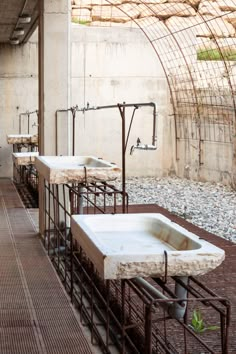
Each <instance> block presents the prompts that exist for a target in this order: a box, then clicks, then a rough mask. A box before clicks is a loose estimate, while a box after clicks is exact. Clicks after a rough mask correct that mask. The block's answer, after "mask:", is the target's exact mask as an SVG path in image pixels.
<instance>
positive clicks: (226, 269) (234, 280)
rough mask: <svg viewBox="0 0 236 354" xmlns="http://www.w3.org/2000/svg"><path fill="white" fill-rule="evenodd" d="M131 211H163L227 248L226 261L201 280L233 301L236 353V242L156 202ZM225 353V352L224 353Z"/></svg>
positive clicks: (231, 348) (234, 348)
mask: <svg viewBox="0 0 236 354" xmlns="http://www.w3.org/2000/svg"><path fill="white" fill-rule="evenodd" d="M129 213H161V214H163V215H165V216H166V217H168V218H170V219H171V220H172V221H173V222H176V223H177V224H179V225H181V226H183V227H184V228H186V229H187V230H189V231H191V232H193V233H195V234H196V235H198V236H200V237H202V238H204V239H205V240H206V241H209V242H211V243H212V244H214V245H216V246H218V247H220V248H222V249H224V250H225V255H226V256H225V260H224V262H223V263H222V264H221V265H220V266H219V267H218V268H216V269H215V270H214V271H211V272H209V273H208V274H206V275H204V276H201V277H199V280H200V281H201V282H202V283H203V284H204V283H205V284H206V285H207V286H208V288H210V289H211V290H213V291H215V292H216V293H217V295H219V296H222V297H227V298H228V299H229V300H230V302H231V323H230V331H229V332H230V335H229V354H235V353H236V337H235V334H236V244H235V243H232V242H231V241H227V240H225V239H223V238H221V237H218V236H216V235H213V234H211V233H210V232H207V231H205V230H203V229H200V228H199V227H197V226H195V225H193V224H191V223H189V222H187V221H186V220H184V219H182V218H180V217H178V216H176V215H173V214H171V213H169V212H168V211H167V210H166V209H164V208H162V207H159V206H158V205H156V204H149V205H130V206H129ZM222 354H224V353H222Z"/></svg>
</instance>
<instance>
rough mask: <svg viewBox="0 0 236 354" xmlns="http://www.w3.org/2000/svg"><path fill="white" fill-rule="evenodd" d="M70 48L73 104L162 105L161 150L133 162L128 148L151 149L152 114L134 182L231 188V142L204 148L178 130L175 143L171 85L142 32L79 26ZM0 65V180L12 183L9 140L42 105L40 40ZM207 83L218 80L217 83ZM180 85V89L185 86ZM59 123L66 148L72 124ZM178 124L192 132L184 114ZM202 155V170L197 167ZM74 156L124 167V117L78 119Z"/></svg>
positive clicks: (146, 119) (145, 113)
mask: <svg viewBox="0 0 236 354" xmlns="http://www.w3.org/2000/svg"><path fill="white" fill-rule="evenodd" d="M71 49H72V63H71V70H72V72H71V104H72V105H78V106H79V107H83V106H86V105H87V102H89V104H90V106H99V105H110V104H116V103H122V102H124V101H125V102H126V103H134V102H150V101H153V102H155V103H156V105H157V111H158V132H157V137H158V149H157V150H156V151H137V150H136V151H135V152H134V154H133V155H132V156H130V155H129V150H130V147H131V145H133V144H135V143H136V140H137V138H138V137H139V138H140V139H141V141H142V143H148V144H150V143H151V138H152V111H151V110H150V109H139V110H138V111H137V113H136V115H135V119H134V123H133V126H132V130H131V134H130V139H129V143H128V148H127V173H128V175H136V176H140V175H146V176H151V175H153V176H165V175H167V174H170V173H175V172H176V173H177V174H178V175H179V176H181V177H187V178H192V179H201V180H211V181H222V182H224V183H230V182H231V173H232V160H233V146H232V143H231V141H230V139H228V140H227V139H226V140H225V142H224V141H219V142H217V141H212V142H210V141H209V139H208V140H207V139H206V140H205V141H204V142H202V143H201V146H200V145H199V137H198V136H197V135H196V136H194V137H193V138H191V137H192V135H191V132H190V131H189V134H190V135H191V136H190V135H188V136H187V138H186V139H182V137H181V136H180V135H179V129H180V127H178V125H177V136H179V137H180V139H179V140H178V141H177V144H176V139H175V127H174V118H173V116H172V115H171V107H170V98H169V93H168V87H167V83H166V79H165V77H164V73H163V71H162V68H161V66H160V64H159V62H158V59H157V57H156V55H155V53H154V51H153V50H152V48H151V46H150V44H149V43H148V41H147V40H146V38H145V37H144V36H143V35H142V33H141V32H140V31H139V30H138V29H131V28H122V29H120V28H118V27H115V28H109V29H107V28H95V27H94V28H93V27H92V28H87V27H85V26H73V30H72V41H71ZM0 63H1V65H0V91H1V96H0V107H1V115H0V146H1V149H0V164H1V167H0V177H6V176H12V159H11V152H12V147H11V146H9V145H7V143H6V135H7V134H10V133H17V132H18V126H19V113H21V112H24V111H26V110H34V109H35V108H37V106H38V81H37V80H38V79H37V68H38V65H37V36H36V35H35V36H34V37H33V38H31V40H30V41H29V42H28V43H27V44H26V45H24V46H21V47H10V46H1V47H0ZM199 65H204V64H199ZM222 70H223V69H222ZM199 72H200V70H199ZM209 73H210V71H209ZM209 75H210V74H209ZM183 79H184V78H183ZM196 80H197V78H196ZM209 80H211V81H212V79H211V77H209ZM185 81H186V82H187V80H185ZM197 81H198V80H197ZM221 81H222V80H221ZM202 82H203V81H202V80H199V83H202ZM222 82H223V81H222ZM178 84H179V85H180V88H181V87H182V86H181V82H177V85H178ZM199 89H201V87H199ZM204 89H205V87H204ZM222 89H224V88H223V87H222ZM176 91H178V90H176ZM216 95H217V93H216ZM190 96H191V95H190ZM226 96H227V95H226ZM206 97H207V95H206ZM227 106H228V104H227ZM58 108H60V109H62V108H66V107H63V106H61V107H58ZM131 114H132V111H131V110H127V125H128V124H129V121H130V117H131ZM190 115H191V114H190ZM183 117H184V116H183ZM59 118H60V119H59V120H60V126H59V139H60V141H62V142H63V135H65V132H66V134H67V120H68V119H67V116H66V115H63V114H61V115H60V116H59ZM190 118H191V117H190ZM178 119H179V123H180V124H182V127H184V125H186V124H187V125H188V126H189V123H188V122H187V121H185V122H184V121H183V122H182V123H181V119H182V118H181V112H179V118H178ZM184 119H186V117H185V118H184ZM230 121H231V119H230ZM190 123H191V122H190ZM51 124H55V122H54V121H53V122H52V123H51ZM205 127H206V126H205ZM213 128H214V129H215V126H214V127H212V128H211V127H209V129H208V130H209V132H210V131H211V129H213ZM218 128H219V131H220V130H221V129H222V127H221V125H220V124H219V125H218ZM127 129H128V126H127ZM204 129H205V130H204V131H206V128H204ZM224 131H225V128H224ZM51 143H52V144H53V143H54V142H51ZM176 147H177V151H176V150H175V148H176ZM199 149H200V150H201V151H200V150H199ZM199 151H200V153H201V163H203V164H199ZM59 153H62V151H60V150H59ZM76 153H77V154H81V155H83V154H94V155H97V156H99V157H103V158H104V159H107V160H109V161H113V162H116V163H117V164H118V165H121V118H120V115H119V112H118V110H116V109H115V110H101V111H100V110H98V111H91V112H86V113H85V114H83V113H80V114H78V115H77V117H76ZM176 157H177V161H176Z"/></svg>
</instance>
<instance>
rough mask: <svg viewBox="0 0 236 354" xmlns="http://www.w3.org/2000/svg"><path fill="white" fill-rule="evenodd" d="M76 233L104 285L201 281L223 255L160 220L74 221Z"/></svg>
mask: <svg viewBox="0 0 236 354" xmlns="http://www.w3.org/2000/svg"><path fill="white" fill-rule="evenodd" d="M71 229H72V234H73V237H74V239H76V240H77V241H78V243H79V245H80V246H81V247H82V249H83V250H84V251H85V253H86V254H87V256H88V257H89V259H90V260H91V261H92V262H93V264H94V265H95V267H96V268H97V270H98V271H99V273H100V274H101V276H102V277H103V278H104V279H121V278H134V277H148V276H151V277H160V276H164V274H165V257H164V251H166V252H167V259H168V262H167V274H168V275H171V276H174V275H175V276H189V275H193V276H195V275H200V274H205V273H207V272H209V271H210V270H212V269H214V268H216V267H217V266H218V265H219V264H221V262H222V261H223V260H224V257H225V254H224V251H223V250H222V249H220V248H218V247H216V246H214V245H212V244H210V243H209V242H207V241H204V240H202V239H200V238H199V237H198V236H196V235H194V234H193V233H190V232H189V231H187V230H186V229H184V228H183V227H181V226H179V225H177V224H175V223H173V222H171V221H170V220H169V219H168V218H166V217H164V216H163V215H161V214H116V215H108V214H106V215H73V216H72V221H71Z"/></svg>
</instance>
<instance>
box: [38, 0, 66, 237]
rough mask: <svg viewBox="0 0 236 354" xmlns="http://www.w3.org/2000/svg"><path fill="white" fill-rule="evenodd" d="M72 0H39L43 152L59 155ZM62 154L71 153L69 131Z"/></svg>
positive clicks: (41, 198)
mask: <svg viewBox="0 0 236 354" xmlns="http://www.w3.org/2000/svg"><path fill="white" fill-rule="evenodd" d="M70 9H71V1H70V0H40V1H39V153H40V155H55V152H56V125H55V112H56V110H57V109H64V108H68V107H70V24H71V16H70ZM61 145H62V146H61V147H60V153H61V154H65V155H66V154H68V134H67V127H65V136H64V139H63V141H62V142H61ZM43 188H44V187H43V181H42V179H41V178H40V179H39V209H40V213H39V225H40V232H41V234H42V233H43V230H44V225H45V223H44V198H45V196H44V193H43Z"/></svg>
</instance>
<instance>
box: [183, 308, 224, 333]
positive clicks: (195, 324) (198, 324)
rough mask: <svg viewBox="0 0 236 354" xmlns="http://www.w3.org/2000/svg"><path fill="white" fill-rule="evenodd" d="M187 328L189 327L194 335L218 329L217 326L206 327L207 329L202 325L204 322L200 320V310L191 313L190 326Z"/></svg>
mask: <svg viewBox="0 0 236 354" xmlns="http://www.w3.org/2000/svg"><path fill="white" fill-rule="evenodd" d="M189 327H191V329H192V330H193V331H194V332H196V333H203V332H205V331H207V330H210V331H215V330H217V329H219V328H220V327H218V326H208V327H207V326H206V324H205V323H204V320H203V318H202V314H201V311H200V310H194V311H193V317H192V320H191V324H190V325H189Z"/></svg>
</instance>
